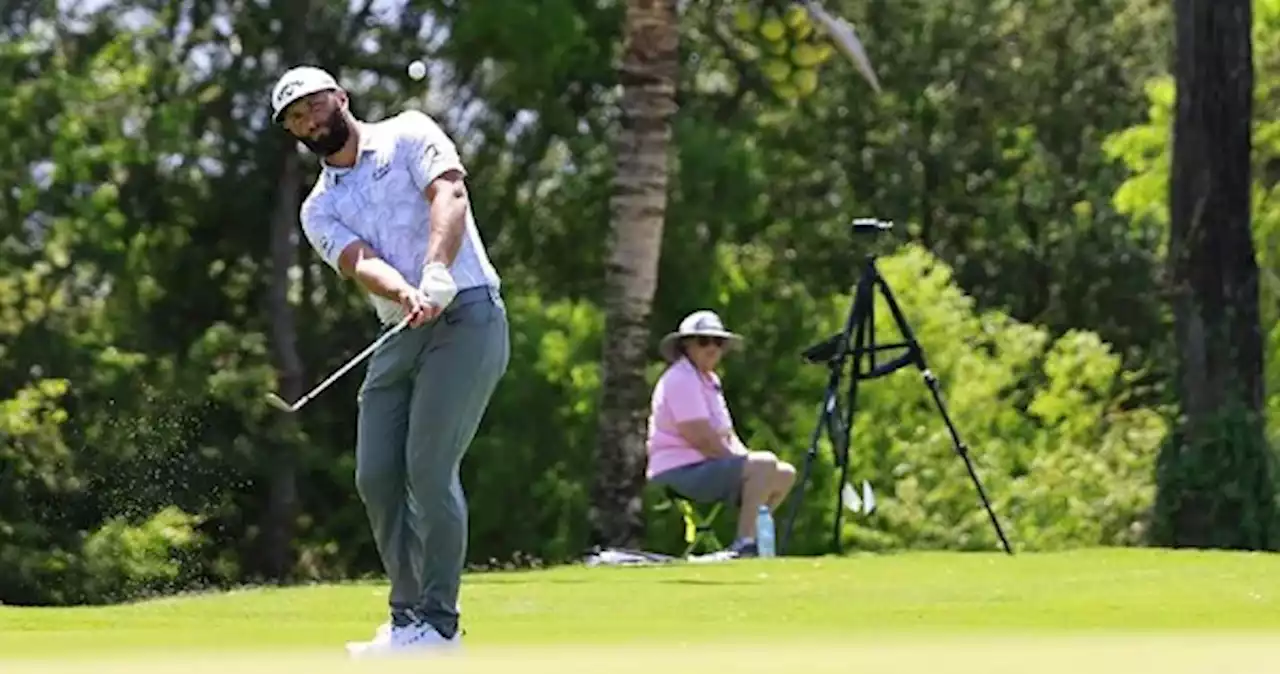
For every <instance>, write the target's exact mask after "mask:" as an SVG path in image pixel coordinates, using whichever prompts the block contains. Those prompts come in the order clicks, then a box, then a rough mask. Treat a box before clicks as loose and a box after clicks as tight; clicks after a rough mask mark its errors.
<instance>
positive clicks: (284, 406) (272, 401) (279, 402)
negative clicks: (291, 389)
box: [267, 393, 298, 412]
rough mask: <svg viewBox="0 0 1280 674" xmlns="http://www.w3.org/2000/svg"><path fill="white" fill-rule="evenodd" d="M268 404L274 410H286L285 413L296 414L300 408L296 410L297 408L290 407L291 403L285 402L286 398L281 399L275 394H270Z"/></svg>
mask: <svg viewBox="0 0 1280 674" xmlns="http://www.w3.org/2000/svg"><path fill="white" fill-rule="evenodd" d="M267 404H269V405H271V406H272V407H274V408H276V409H278V410H284V411H285V412H296V411H298V408H296V407H294V406H293V405H290V404H289V403H287V402H285V401H284V398H281V397H280V396H278V395H276V394H274V393H268V394H267Z"/></svg>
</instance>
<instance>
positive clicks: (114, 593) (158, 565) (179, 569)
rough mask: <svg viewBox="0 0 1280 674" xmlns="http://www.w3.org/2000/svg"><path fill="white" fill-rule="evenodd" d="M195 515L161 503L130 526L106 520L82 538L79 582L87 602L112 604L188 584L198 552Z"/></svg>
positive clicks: (199, 539) (118, 520)
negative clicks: (144, 517)
mask: <svg viewBox="0 0 1280 674" xmlns="http://www.w3.org/2000/svg"><path fill="white" fill-rule="evenodd" d="M198 525H199V518H197V517H194V516H192V515H189V514H187V513H184V512H182V511H181V510H180V509H178V508H174V507H166V508H164V509H162V510H160V511H159V512H157V513H155V514H154V515H152V516H151V517H150V518H148V519H147V520H146V521H144V522H142V523H140V524H138V525H131V524H130V523H129V522H127V521H126V520H124V519H122V518H113V519H111V520H109V521H107V522H106V523H105V524H103V526H102V527H101V528H100V529H98V530H97V531H95V532H93V534H91V535H90V536H89V537H88V538H86V539H85V542H84V552H83V554H84V560H83V563H82V564H83V568H82V569H81V570H80V576H81V578H80V582H81V583H82V584H83V585H82V587H83V590H82V592H84V595H85V598H84V601H87V602H95V603H97V602H116V601H121V600H128V599H133V598H136V597H139V596H146V595H150V594H155V593H168V592H173V591H174V590H177V589H183V588H186V587H190V582H191V581H192V578H191V577H190V571H191V570H192V569H193V568H198V564H199V562H198V559H197V558H195V556H194V555H193V554H192V553H195V552H201V550H200V544H201V543H202V542H203V541H202V537H201V536H200V535H199V534H198V533H197V531H196V527H197V526H198Z"/></svg>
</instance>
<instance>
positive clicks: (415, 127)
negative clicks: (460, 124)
mask: <svg viewBox="0 0 1280 674" xmlns="http://www.w3.org/2000/svg"><path fill="white" fill-rule="evenodd" d="M400 124H401V130H400V149H401V151H402V152H405V153H407V156H406V160H407V161H408V163H409V172H410V173H411V174H412V175H413V182H414V185H416V186H417V188H418V189H419V190H425V189H427V185H430V184H431V182H432V181H434V180H435V179H436V178H439V177H440V176H441V175H444V174H445V173H446V172H448V171H459V172H461V173H462V175H464V176H465V175H467V170H466V168H465V167H463V165H462V158H461V157H460V156H458V148H457V146H456V145H454V143H453V140H452V139H450V138H449V136H448V134H446V133H445V132H444V129H442V128H440V125H439V124H436V122H435V120H433V119H431V118H430V117H428V116H427V115H426V114H425V113H422V112H419V111H417V110H406V111H405V112H403V113H401V114H400Z"/></svg>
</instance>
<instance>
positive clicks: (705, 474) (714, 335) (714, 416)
mask: <svg viewBox="0 0 1280 674" xmlns="http://www.w3.org/2000/svg"><path fill="white" fill-rule="evenodd" d="M741 342H742V337H741V336H739V335H737V334H735V333H732V332H729V331H728V330H725V328H724V323H722V322H721V320H720V317H719V316H717V315H716V314H715V312H712V311H706V310H702V311H695V312H693V313H691V314H689V315H688V316H686V317H685V319H684V320H683V321H680V327H679V328H678V329H677V330H675V331H674V332H671V333H669V334H668V335H666V336H665V337H663V338H662V342H661V344H660V346H659V351H660V352H661V353H662V356H663V358H664V359H665V360H666V361H667V363H668V366H667V369H666V371H665V372H663V373H662V376H661V377H660V378H659V379H658V383H657V385H656V386H654V389H653V397H652V401H651V403H650V416H649V438H648V465H647V467H646V469H645V473H646V477H647V479H648V480H649V481H650V482H651V483H653V484H658V485H665V486H668V487H670V488H671V489H673V490H674V491H675V492H676V493H678V494H680V495H682V496H684V497H685V498H688V499H690V500H692V501H696V502H700V503H713V502H716V501H721V502H725V503H728V504H729V505H730V506H731V507H736V508H737V509H738V531H737V537H736V538H735V539H734V541H733V543H732V544H731V545H730V546H729V553H730V554H732V555H734V556H738V557H754V556H756V554H757V549H756V512H757V511H758V510H759V509H760V506H761V505H766V506H768V507H769V510H770V511H771V512H772V511H776V510H777V508H778V505H780V504H781V503H782V501H783V499H785V498H786V497H787V494H788V493H789V492H790V491H791V487H792V485H794V484H795V480H796V469H795V468H794V467H792V466H791V464H789V463H787V462H785V461H780V460H778V457H777V456H776V455H774V454H773V453H772V452H753V451H750V450H748V449H747V446H746V445H745V444H743V442H742V438H740V437H738V434H737V432H736V431H735V430H734V427H733V416H732V415H730V414H729V405H728V403H727V402H726V401H725V398H724V390H723V388H721V385H720V377H719V376H718V375H717V374H716V365H718V364H719V363H720V358H721V357H722V356H723V355H724V354H725V352H726V351H728V350H729V349H730V348H732V347H733V346H735V345H737V344H740V343H741Z"/></svg>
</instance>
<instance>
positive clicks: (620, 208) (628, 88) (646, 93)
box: [590, 0, 679, 546]
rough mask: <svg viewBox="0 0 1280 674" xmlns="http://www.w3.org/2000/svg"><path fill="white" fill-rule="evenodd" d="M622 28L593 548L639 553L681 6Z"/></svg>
mask: <svg viewBox="0 0 1280 674" xmlns="http://www.w3.org/2000/svg"><path fill="white" fill-rule="evenodd" d="M625 21H626V26H625V28H624V34H625V43H624V54H623V63H622V69H621V72H620V81H621V84H622V104H621V113H622V119H621V129H620V134H619V138H618V143H617V147H616V152H617V170H616V174H615V176H614V181H613V198H612V200H611V203H610V207H611V210H612V219H613V223H612V225H613V226H612V232H611V240H610V255H609V262H608V266H607V268H606V272H605V334H607V335H608V336H609V338H608V339H607V340H605V346H604V354H603V362H602V373H601V376H602V378H601V398H600V412H599V422H598V436H597V437H598V440H597V442H598V447H597V451H596V466H595V468H596V470H595V479H594V482H593V484H592V490H591V509H590V519H591V527H592V537H593V539H594V541H593V542H595V543H597V544H601V545H610V546H635V545H637V544H638V543H639V541H640V539H641V537H642V536H643V534H644V514H643V508H642V502H641V492H642V490H643V488H644V454H645V450H644V439H645V419H646V418H647V415H648V399H649V391H648V385H647V382H646V381H645V378H644V371H645V367H646V365H647V364H648V360H649V356H650V355H651V353H652V352H653V349H651V348H650V343H649V342H650V335H649V327H648V322H649V314H650V309H651V306H652V304H653V295H654V290H655V288H656V287H657V280H658V278H657V277H658V257H659V254H660V252H661V246H662V226H663V220H664V218H665V216H666V207H667V173H668V147H669V145H670V140H671V117H672V115H674V114H675V111H676V101H675V94H676V77H677V73H678V69H679V61H678V53H677V50H678V47H679V32H678V29H679V26H678V14H677V10H676V0H629V1H628V3H627V11H626V19H625Z"/></svg>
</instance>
